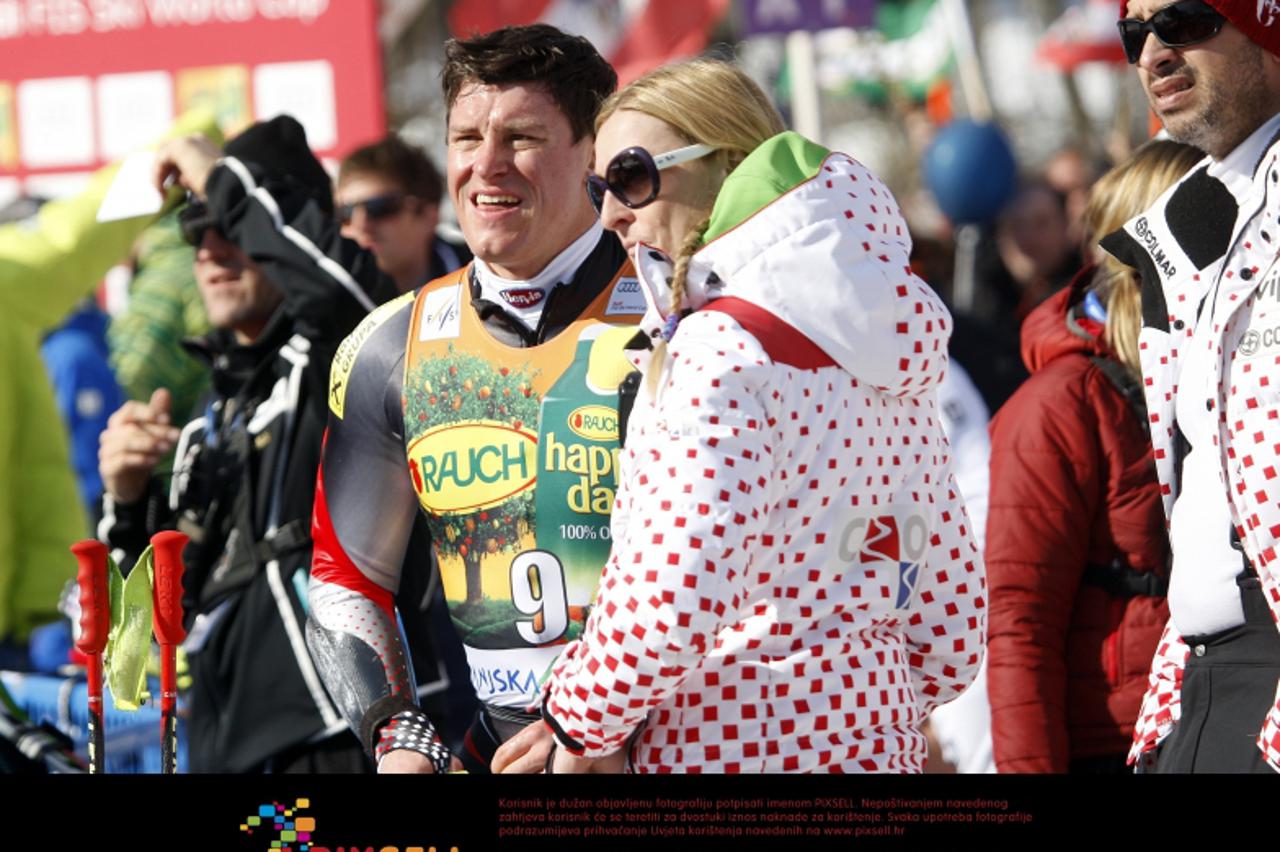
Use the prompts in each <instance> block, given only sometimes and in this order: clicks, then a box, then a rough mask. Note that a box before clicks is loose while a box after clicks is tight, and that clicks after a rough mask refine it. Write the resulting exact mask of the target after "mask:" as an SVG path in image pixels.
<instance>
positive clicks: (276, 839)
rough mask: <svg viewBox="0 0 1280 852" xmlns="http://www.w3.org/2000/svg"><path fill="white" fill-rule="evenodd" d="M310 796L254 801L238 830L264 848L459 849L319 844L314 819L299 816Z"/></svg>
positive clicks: (449, 851) (277, 851)
mask: <svg viewBox="0 0 1280 852" xmlns="http://www.w3.org/2000/svg"><path fill="white" fill-rule="evenodd" d="M310 807H311V800H310V799H298V800H296V801H295V802H294V803H293V805H292V806H289V805H287V804H284V803H282V802H271V803H270V804H263V805H258V807H257V808H256V809H255V811H254V812H253V814H251V815H250V816H247V817H245V818H244V819H243V821H242V822H241V823H240V831H241V832H242V833H243V834H244V835H245V836H246V837H249V836H252V837H253V839H254V841H255V848H257V849H262V850H265V852H375V850H376V852H462V850H460V849H459V848H458V847H457V846H440V847H436V846H405V847H399V846H387V845H386V844H382V843H351V844H344V845H342V846H319V845H317V844H316V842H315V831H316V820H315V818H314V817H310V816H302V815H301V813H300V812H301V811H305V810H308V809H310Z"/></svg>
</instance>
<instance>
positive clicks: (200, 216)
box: [178, 200, 225, 248]
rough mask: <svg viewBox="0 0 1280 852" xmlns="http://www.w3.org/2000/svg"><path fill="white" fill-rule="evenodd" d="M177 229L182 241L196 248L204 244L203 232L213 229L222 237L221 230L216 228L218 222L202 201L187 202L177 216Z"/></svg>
mask: <svg viewBox="0 0 1280 852" xmlns="http://www.w3.org/2000/svg"><path fill="white" fill-rule="evenodd" d="M178 229H179V230H180V231H181V232H182V239H183V241H184V242H186V243H187V244H188V245H192V246H195V247H196V248H199V247H200V244H201V243H203V242H204V234H205V231H208V230H210V229H213V230H214V231H215V232H216V233H218V234H219V235H222V229H221V228H219V227H218V221H217V219H216V218H215V217H214V215H213V214H212V213H210V212H209V208H208V207H207V206H205V203H204V202H203V201H196V200H192V201H190V202H188V204H187V206H186V207H184V208H182V212H180V213H179V214H178ZM224 238H225V237H224Z"/></svg>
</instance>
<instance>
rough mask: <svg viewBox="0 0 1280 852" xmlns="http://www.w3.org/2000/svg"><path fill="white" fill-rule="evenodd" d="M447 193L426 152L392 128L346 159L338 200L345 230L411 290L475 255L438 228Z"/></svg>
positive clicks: (398, 282) (403, 289)
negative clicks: (441, 200) (397, 134)
mask: <svg viewBox="0 0 1280 852" xmlns="http://www.w3.org/2000/svg"><path fill="white" fill-rule="evenodd" d="M443 194H444V181H443V180H442V179H441V178H440V173H439V172H437V171H436V167H435V166H434V165H432V163H431V160H430V159H429V158H428V157H427V155H426V153H424V152H423V151H422V149H420V148H418V147H416V146H414V145H410V144H409V143H407V142H405V141H404V140H403V139H401V138H400V137H399V136H396V135H394V134H393V135H391V136H387V137H386V138H385V139H381V140H379V141H377V142H374V143H372V144H370V145H366V146H364V147H363V148H358V149H356V150H355V151H353V152H352V153H351V154H349V155H348V156H347V158H346V159H345V160H343V161H342V165H341V166H340V167H339V168H338V184H337V188H336V189H335V190H334V201H336V202H337V205H338V221H339V222H341V223H342V235H343V236H344V237H346V238H348V239H351V240H355V241H356V242H357V243H359V244H360V247H361V248H364V249H368V250H369V251H371V252H373V253H374V255H375V256H377V258H378V266H379V267H381V268H382V271H383V272H385V273H387V274H388V275H390V276H391V277H392V278H394V279H395V281H396V287H397V288H399V290H400V292H402V293H407V292H409V291H410V290H413V289H416V288H417V287H419V286H421V285H423V284H425V283H426V282H428V281H432V280H435V279H436V278H439V277H440V276H441V275H444V274H445V273H446V272H452V271H453V270H455V269H457V268H459V267H460V266H462V265H463V264H464V263H466V262H467V261H468V260H470V259H471V252H470V251H468V250H467V248H466V246H465V245H464V244H462V242H461V241H455V240H451V239H449V238H448V237H446V236H444V235H442V234H440V233H439V231H438V225H439V223H440V198H441V196H442V195H443Z"/></svg>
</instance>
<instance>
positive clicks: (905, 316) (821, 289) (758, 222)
mask: <svg viewBox="0 0 1280 852" xmlns="http://www.w3.org/2000/svg"><path fill="white" fill-rule="evenodd" d="M910 253H911V237H910V235H909V233H908V231H907V225H906V222H905V221H904V220H903V218H902V215H901V214H900V213H899V211H898V205H897V202H896V201H895V199H894V197H893V195H892V194H891V193H890V192H889V190H888V188H887V187H885V185H884V184H883V183H881V181H880V180H879V179H878V178H877V177H875V176H874V175H873V174H871V172H869V171H868V170H867V169H866V168H865V167H863V166H862V165H861V164H860V163H858V162H857V161H855V160H853V159H852V158H851V157H849V156H847V155H845V154H839V153H832V152H831V151H828V150H827V149H826V148H823V147H822V146H820V145H816V144H814V143H813V142H810V141H808V140H807V139H805V138H804V137H802V136H799V135H798V134H796V133H792V132H786V133H781V134H779V135H777V136H775V137H773V138H772V139H769V140H768V141H766V142H765V143H763V144H762V145H760V146H759V147H758V148H757V149H756V150H755V151H753V152H752V153H751V154H750V155H749V156H748V157H747V158H746V159H745V160H744V161H743V162H742V163H741V164H740V165H739V166H738V167H737V168H736V169H734V171H733V172H732V173H731V174H730V175H729V177H728V178H727V179H726V180H725V182H724V185H723V186H722V187H721V190H720V193H719V195H718V196H717V198H716V202H715V206H714V208H713V209H712V212H711V218H710V223H709V226H708V229H707V233H706V236H705V238H704V246H703V248H701V249H699V250H698V252H697V253H696V254H694V256H693V258H692V260H691V261H690V264H689V275H688V279H687V280H688V286H687V296H686V300H685V303H684V307H685V308H687V309H689V310H697V309H698V308H701V307H703V306H704V305H705V304H706V303H707V302H708V301H711V300H714V299H716V298H720V297H722V296H734V297H736V298H739V299H743V300H745V301H748V302H751V303H753V304H755V305H757V306H758V307H761V308H763V309H765V310H766V311H768V312H769V313H771V314H773V315H774V316H776V317H778V318H779V319H780V320H782V321H783V322H785V323H787V324H789V325H791V326H792V327H794V328H795V329H796V330H798V331H799V332H801V333H802V334H804V335H805V336H806V337H808V338H809V339H810V340H811V341H813V343H815V344H816V345H817V346H818V347H820V348H821V349H822V350H823V351H824V352H825V353H826V354H827V355H828V356H829V357H831V358H832V360H834V361H835V362H836V363H837V364H839V365H840V366H841V367H842V368H843V369H844V370H846V371H847V372H849V373H850V374H852V375H853V376H855V377H857V378H858V379H859V380H861V381H865V382H868V383H870V384H871V385H873V386H874V387H876V388H878V389H880V390H883V391H886V392H890V393H894V394H899V395H913V394H915V393H918V392H921V391H923V390H925V389H927V388H931V387H933V386H934V385H936V384H937V382H939V381H940V380H941V378H942V374H943V372H944V370H945V368H946V349H947V339H948V337H949V336H950V329H951V317H950V315H949V314H948V313H947V310H946V308H945V307H944V306H943V304H942V301H941V300H940V299H939V298H938V297H937V295H936V294H935V293H934V292H933V291H932V290H931V289H930V288H929V286H928V285H927V284H925V282H924V281H922V280H921V279H919V278H918V277H916V275H915V274H914V273H913V272H912V271H911V268H910V266H909V257H910ZM635 260H636V268H637V272H638V274H639V277H640V279H641V282H642V283H643V284H644V287H643V288H642V289H643V290H644V291H645V296H646V298H647V299H648V300H649V304H650V313H649V314H647V315H646V320H645V326H644V328H645V330H646V331H647V332H649V333H651V334H652V333H653V332H655V331H656V330H657V329H655V328H654V325H657V326H661V325H662V324H663V323H664V322H668V318H667V313H668V307H669V305H670V290H669V288H668V287H667V286H666V284H665V282H666V281H667V280H669V278H670V269H671V267H670V261H669V260H668V259H667V258H666V257H665V256H664V255H662V254H661V252H657V251H655V250H653V249H651V248H650V247H648V246H638V247H637V248H636V256H635Z"/></svg>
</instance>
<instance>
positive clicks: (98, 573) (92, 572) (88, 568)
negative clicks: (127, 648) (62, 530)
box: [71, 539, 111, 656]
mask: <svg viewBox="0 0 1280 852" xmlns="http://www.w3.org/2000/svg"><path fill="white" fill-rule="evenodd" d="M71 552H72V553H73V554H75V557H76V563H77V565H78V568H77V570H76V582H77V583H78V584H79V586H80V635H79V637H77V638H76V648H77V649H79V651H80V653H82V654H84V655H86V656H94V655H97V654H101V653H102V652H103V650H104V649H105V648H106V647H107V634H108V633H109V632H110V631H111V594H110V592H109V591H108V589H107V546H106V545H105V544H103V543H102V542H100V541H93V540H92V539H89V540H85V541H79V542H76V543H75V544H73V545H71Z"/></svg>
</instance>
